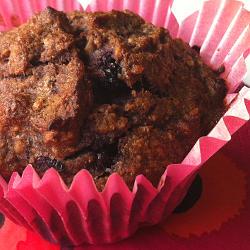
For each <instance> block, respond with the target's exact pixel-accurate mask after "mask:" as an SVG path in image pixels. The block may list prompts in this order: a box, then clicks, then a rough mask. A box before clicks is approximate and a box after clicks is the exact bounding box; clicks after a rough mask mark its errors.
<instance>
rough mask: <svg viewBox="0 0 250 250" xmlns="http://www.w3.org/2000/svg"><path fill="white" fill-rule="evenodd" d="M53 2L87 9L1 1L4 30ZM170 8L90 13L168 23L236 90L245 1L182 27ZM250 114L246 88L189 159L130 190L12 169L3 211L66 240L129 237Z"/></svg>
mask: <svg viewBox="0 0 250 250" xmlns="http://www.w3.org/2000/svg"><path fill="white" fill-rule="evenodd" d="M82 2H84V3H85V4H86V3H87V2H86V1H82ZM47 5H50V6H52V7H54V8H57V9H59V10H64V11H72V10H75V9H78V10H79V9H81V6H80V4H79V3H77V2H75V1H71V0H67V1H61V0H58V1H57V0H54V1H52V0H51V1H44V0H41V1H36V0H22V1H21V0H11V1H10V0H2V1H1V3H0V14H1V16H0V24H1V26H0V28H1V30H8V29H10V28H11V27H13V26H17V25H19V24H20V23H22V22H24V21H26V20H27V18H29V17H30V16H31V15H32V14H33V13H34V12H38V11H40V10H42V9H44V8H45V7H46V6H47ZM86 5H87V4H86ZM171 6H172V1H169V0H133V1H131V0H109V1H108V0H95V1H91V3H90V4H89V5H88V6H87V10H89V11H96V10H102V11H108V10H111V9H120V10H121V9H130V10H132V11H134V12H136V13H138V14H140V15H141V16H142V17H144V18H145V19H146V20H147V21H150V22H153V23H154V24H156V25H159V26H164V27H166V28H168V29H169V30H170V32H171V34H172V36H174V37H180V38H182V39H184V40H185V41H187V42H189V43H190V44H191V45H192V46H193V45H197V46H199V47H201V56H202V58H203V60H204V61H205V62H207V63H208V64H209V65H211V66H212V67H213V68H215V69H217V68H219V67H221V65H224V66H225V72H224V74H223V77H224V78H225V79H226V80H227V82H228V87H229V90H230V93H233V92H234V91H235V90H236V89H238V87H239V86H240V84H241V82H242V79H243V77H244V76H245V74H246V65H245V58H246V57H247V56H248V53H247V49H248V44H249V36H250V35H249V20H250V14H249V12H247V11H246V10H244V9H243V5H242V4H241V2H238V1H233V0H232V1H222V0H211V1H207V2H205V3H204V4H203V6H202V8H201V10H200V11H199V12H196V13H194V14H193V15H191V16H190V17H188V18H186V19H185V20H184V21H183V22H182V23H181V24H180V25H179V24H178V23H177V21H176V18H175V16H174V14H173V13H172V10H171ZM180 7H181V6H180ZM234 97H235V94H228V96H227V100H228V101H230V100H232V99H233V98H234ZM249 119H250V90H249V89H248V88H247V87H244V88H243V89H242V90H241V91H240V93H239V94H238V97H237V100H236V101H234V102H233V104H232V106H231V107H230V109H229V110H228V112H227V113H226V114H225V115H224V116H223V117H222V118H221V119H220V121H219V123H218V124H217V125H216V127H215V128H214V129H213V130H212V131H211V132H210V134H209V135H208V136H204V137H202V138H200V139H199V140H198V141H197V143H196V144H195V145H194V147H193V149H192V150H191V151H190V153H189V154H188V155H187V156H186V157H185V159H184V160H183V162H182V163H181V164H174V165H169V166H167V168H166V171H165V173H164V174H163V176H162V178H161V180H160V181H159V186H158V188H154V187H153V186H152V184H151V183H150V181H149V180H147V179H146V178H145V177H144V176H142V175H139V176H137V177H136V180H135V184H134V188H133V191H130V190H129V188H128V187H127V185H126V184H125V183H124V181H123V179H122V178H121V177H120V176H119V175H117V174H115V173H114V174H112V175H111V176H110V177H109V179H108V181H107V184H106V186H105V189H104V190H103V192H98V191H97V189H96V186H95V184H94V181H93V178H92V176H91V175H90V174H89V172H88V171H86V170H82V171H80V172H79V173H78V174H77V175H76V176H75V178H74V181H73V183H72V185H71V187H70V188H68V187H66V185H65V184H64V182H63V181H62V179H61V177H60V175H59V174H58V173H57V172H56V171H55V170H54V169H49V170H48V171H47V172H46V173H45V175H44V176H43V178H41V179H40V178H39V176H38V175H37V173H36V172H35V170H34V169H33V168H32V166H30V165H29V166H27V167H26V169H25V170H24V172H23V175H22V176H19V175H18V174H17V173H13V175H12V177H11V180H10V181H9V183H6V182H5V181H4V180H3V179H2V178H1V177H0V210H2V211H3V212H4V213H5V215H6V216H7V217H8V218H10V219H11V220H12V221H14V222H15V223H17V224H19V225H22V226H25V227H26V228H28V229H30V230H33V231H35V232H37V233H39V234H40V235H42V236H43V237H44V238H45V239H47V240H49V241H51V242H55V243H60V244H62V245H75V246H76V245H80V244H82V243H91V244H100V243H109V242H115V241H118V240H121V239H124V238H126V237H129V236H130V235H132V234H133V233H134V232H135V231H136V230H137V229H138V228H139V227H142V226H145V225H152V224H156V223H158V222H160V221H161V220H162V219H163V218H165V217H166V216H168V215H169V214H170V213H171V212H172V211H173V210H174V208H175V207H176V206H177V205H178V204H179V203H180V201H181V200H182V199H183V197H184V196H185V194H186V192H187V189H188V187H189V185H190V184H191V183H192V180H193V178H194V177H195V175H196V174H197V171H198V170H199V169H200V167H201V165H202V164H203V163H204V162H205V161H207V160H208V159H209V158H210V157H211V156H212V155H214V154H215V153H216V152H217V151H218V150H219V149H220V148H221V147H223V145H225V144H226V143H227V142H228V141H229V140H230V139H231V136H232V135H233V134H234V133H235V132H236V131H237V130H239V129H240V127H242V126H243V125H244V124H245V123H246V122H247V121H248V120H249Z"/></svg>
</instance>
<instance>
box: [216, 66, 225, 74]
mask: <svg viewBox="0 0 250 250" xmlns="http://www.w3.org/2000/svg"><path fill="white" fill-rule="evenodd" d="M225 70H226V68H225V66H224V65H221V66H220V67H219V68H218V69H217V70H216V71H215V73H216V74H218V75H220V74H222V73H224V72H225Z"/></svg>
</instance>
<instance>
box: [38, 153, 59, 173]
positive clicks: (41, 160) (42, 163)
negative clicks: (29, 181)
mask: <svg viewBox="0 0 250 250" xmlns="http://www.w3.org/2000/svg"><path fill="white" fill-rule="evenodd" d="M34 165H35V168H36V170H37V171H38V172H44V171H46V170H47V169H49V168H54V169H56V170H57V171H58V172H63V170H64V165H63V163H62V162H60V161H58V160H56V159H51V158H50V157H48V156H39V157H37V158H36V160H35V162H34Z"/></svg>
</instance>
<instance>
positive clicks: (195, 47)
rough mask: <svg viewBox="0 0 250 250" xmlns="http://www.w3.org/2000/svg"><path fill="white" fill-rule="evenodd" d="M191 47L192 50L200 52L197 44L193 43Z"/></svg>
mask: <svg viewBox="0 0 250 250" xmlns="http://www.w3.org/2000/svg"><path fill="white" fill-rule="evenodd" d="M192 49H193V50H195V51H196V52H198V53H200V49H201V48H200V47H199V46H197V45H194V46H193V47H192Z"/></svg>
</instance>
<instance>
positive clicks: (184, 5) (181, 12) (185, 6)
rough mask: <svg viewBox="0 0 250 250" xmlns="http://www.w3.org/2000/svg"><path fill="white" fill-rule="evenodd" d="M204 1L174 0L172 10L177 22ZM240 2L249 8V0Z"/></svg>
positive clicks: (198, 7)
mask: <svg viewBox="0 0 250 250" xmlns="http://www.w3.org/2000/svg"><path fill="white" fill-rule="evenodd" d="M205 1H207V0H174V3H173V6H172V10H173V12H174V13H175V16H176V18H177V20H178V22H181V21H182V20H183V19H185V18H186V17H188V16H189V15H191V14H192V13H193V12H194V11H196V10H198V9H200V7H201V5H202V3H203V2H205ZM225 1H226V0H225ZM227 1H230V0H227ZM241 2H243V3H244V4H245V8H246V9H248V10H250V0H241ZM180 6H181V8H180Z"/></svg>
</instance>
